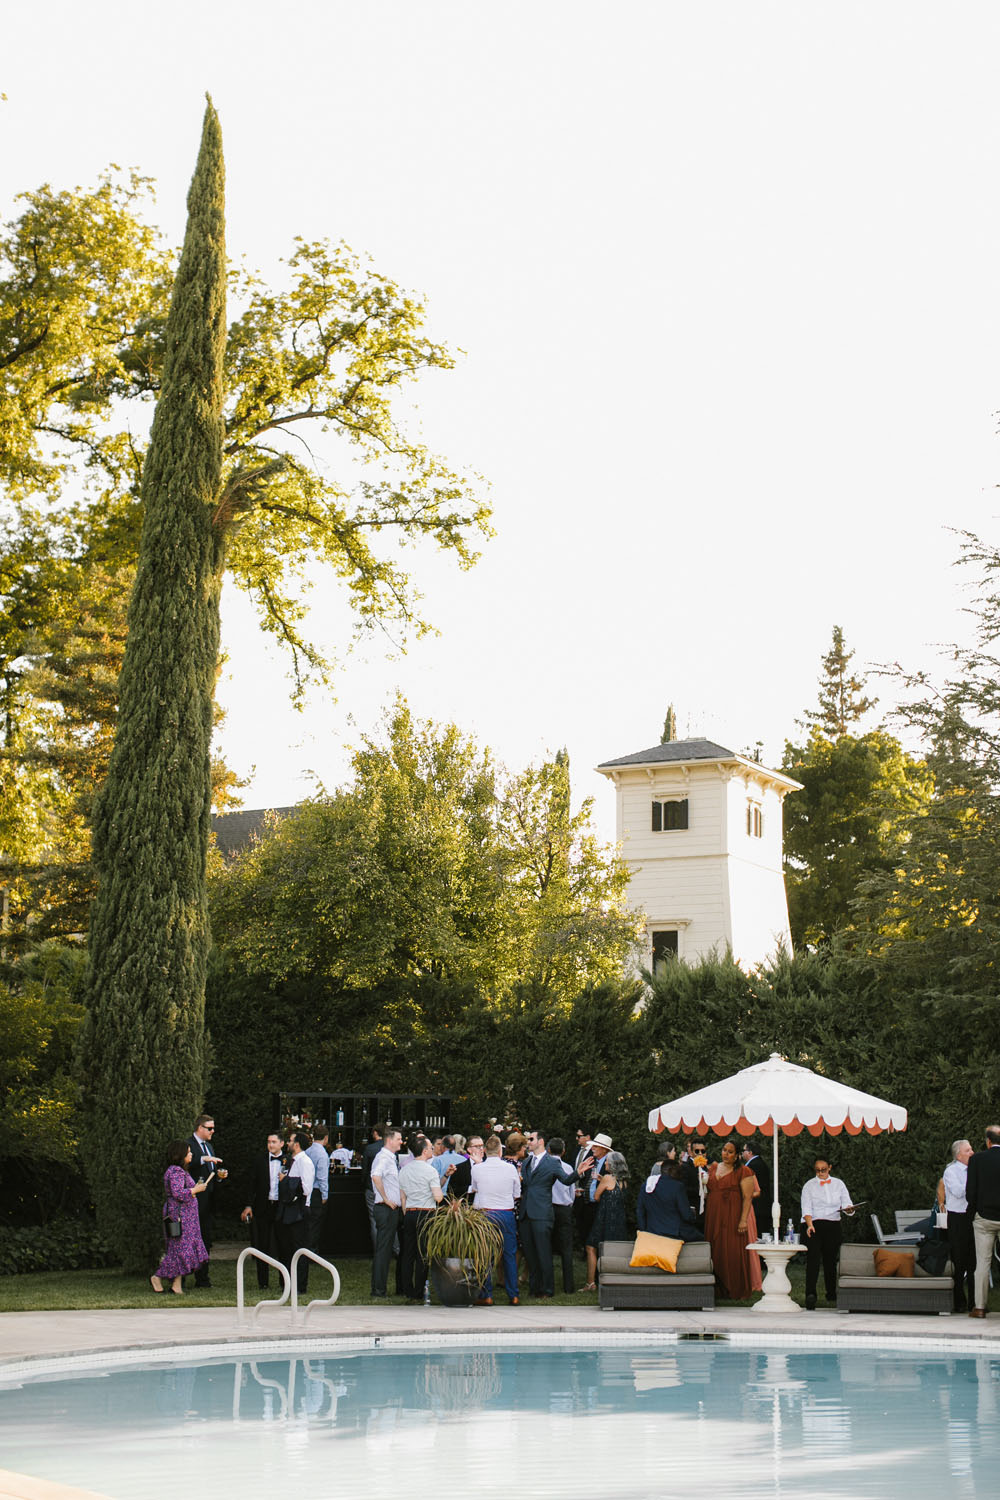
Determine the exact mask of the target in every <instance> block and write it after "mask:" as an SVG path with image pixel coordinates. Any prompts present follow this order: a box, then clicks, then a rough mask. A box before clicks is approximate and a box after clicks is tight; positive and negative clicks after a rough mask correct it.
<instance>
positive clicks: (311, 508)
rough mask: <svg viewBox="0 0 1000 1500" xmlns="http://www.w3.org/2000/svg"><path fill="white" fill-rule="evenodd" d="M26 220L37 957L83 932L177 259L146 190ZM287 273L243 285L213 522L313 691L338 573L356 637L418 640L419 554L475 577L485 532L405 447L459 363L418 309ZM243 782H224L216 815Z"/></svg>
mask: <svg viewBox="0 0 1000 1500" xmlns="http://www.w3.org/2000/svg"><path fill="white" fill-rule="evenodd" d="M18 207H19V210H20V211H19V213H18V214H17V217H15V218H14V219H12V220H11V221H10V222H8V223H6V224H5V225H4V226H3V228H2V230H0V757H2V762H3V764H2V771H3V774H2V776H0V885H3V886H4V887H5V888H6V889H8V890H9V892H10V901H11V909H12V927H13V932H14V935H15V937H17V938H19V939H20V940H23V934H24V926H25V922H26V921H27V920H28V919H29V918H30V920H31V921H32V922H33V923H35V924H36V935H39V934H44V933H47V932H53V933H62V934H67V933H78V932H81V931H83V930H84V929H85V926H86V905H87V901H88V900H89V896H90V894H91V891H92V877H91V872H90V867H89V854H90V828H89V823H90V809H91V804H92V801H93V794H94V791H95V789H96V787H97V786H98V785H99V784H100V783H101V781H102V780H103V778H104V775H105V772H106V769H107V757H108V754H109V751H110V744H111V739H112V736H113V732H114V723H115V716H116V713H117V698H116V694H115V691H114V681H115V679H116V678H117V675H118V671H119V669H120V666H121V661H122V654H123V651H124V642H125V619H124V601H125V599H126V598H127V595H128V591H129V589H130V587H131V577H132V572H133V570H134V567H135V562H136V557H137V553H138V544H139V536H140V532H141V526H142V513H143V499H142V488H141V474H142V467H143V461H144V457H145V453H146V448H147V436H146V432H147V428H148V424H149V420H150V416H151V413H152V410H153V405H154V403H155V401H156V399H157V397H158V395H159V393H160V389H161V382H162V372H163V359H164V325H165V319H166V315H167V308H168V302H169V295H170V288H171V285H172V278H173V273H174V268H175V265H176V256H175V254H174V253H173V252H172V251H171V250H170V249H169V248H167V247H166V246H164V244H163V242H162V239H161V237H160V235H159V234H158V232H157V231H156V230H155V228H153V227H151V224H150V223H149V222H148V219H149V216H150V214H151V211H152V208H153V194H152V187H151V184H150V182H149V181H148V179H145V178H142V177H140V176H138V175H136V174H134V173H133V174H127V173H122V172H120V171H118V170H117V169H113V170H112V171H110V172H109V173H108V174H107V175H106V176H105V177H104V178H103V179H102V180H101V181H100V182H99V183H98V185H97V186H96V187H95V188H91V189H80V188H78V189H76V190H74V191H66V190H56V189H54V188H53V187H51V186H49V185H44V186H42V187H40V188H38V189H36V190H34V191H32V192H29V193H25V194H24V195H22V197H21V199H20V201H19V204H18ZM284 272H285V275H284V283H283V285H281V286H275V287H272V286H269V285H267V284H265V283H264V282H263V281H262V279H261V278H260V277H259V276H257V275H256V274H255V273H253V272H252V271H250V270H248V269H247V268H246V267H245V266H244V265H243V264H242V263H240V264H239V265H237V266H230V268H229V270H228V279H229V295H230V301H231V303H232V304H234V306H235V307H236V315H235V316H234V318H233V319H232V321H231V323H230V324H229V327H228V329H227V331H226V338H225V348H224V356H223V359H224V363H223V371H224V373H223V460H222V465H223V466H222V484H221V489H220V494H219V499H218V506H219V512H220V513H219V516H218V518H217V520H218V522H219V523H220V524H223V523H224V526H225V530H226V532H227V547H226V567H227V570H228V576H229V577H230V578H231V580H232V582H233V583H234V585H235V586H236V587H238V588H240V589H243V590H245V591H246V592H247V593H248V594H249V595H250V597H251V598H252V599H253V600H254V602H255V603H256V605H257V608H258V614H259V618H260V620H261V622H262V625H263V627H264V628H265V629H266V630H267V631H269V632H270V633H271V634H272V635H273V636H274V638H275V639H276V640H277V641H278V642H279V644H280V645H281V646H282V647H283V648H285V649H286V650H287V652H288V654H289V661H290V666H291V670H292V673H293V677H294V682H295V688H294V691H295V692H296V693H302V692H304V691H305V690H306V687H307V684H308V682H309V679H310V677H317V676H318V677H321V678H326V677H327V676H328V674H329V672H330V670H331V668H332V667H333V666H334V664H335V663H334V661H333V657H332V654H331V653H330V652H329V651H326V650H325V649H322V648H320V647H319V646H318V645H317V644H316V642H315V641H313V640H312V639H311V638H310V636H309V632H308V623H307V600H308V593H309V588H310V586H311V585H312V584H313V583H315V581H316V580H317V578H319V577H321V576H323V572H324V570H325V572H326V576H328V577H330V576H332V577H333V578H335V579H336V580H337V581H338V582H339V584H340V585H341V586H342V588H343V590H344V595H345V598H346V599H347V600H348V602H349V604H350V606H351V609H352V611H353V614H354V618H355V622H356V629H357V630H359V631H369V630H373V629H376V628H383V629H385V630H387V631H389V632H391V634H392V636H393V638H394V639H403V638H405V635H406V633H407V632H408V631H410V632H416V633H420V632H422V631H424V630H426V629H428V628H429V626H428V622H427V620H426V618H425V616H424V614H423V611H422V606H421V601H420V599H419V596H418V593H417V591H416V589H415V588H414V585H413V583H412V580H411V578H410V576H409V573H408V571H407V568H406V566H405V556H406V553H405V549H406V548H407V547H412V546H416V545H418V544H420V543H426V544H428V545H430V546H432V547H437V548H440V549H442V550H444V551H446V552H448V553H449V554H450V555H452V556H453V557H455V559H456V560H457V562H458V563H459V565H460V566H461V567H468V566H469V565H470V564H471V563H472V562H474V560H475V555H476V554H475V542H476V539H477V538H480V537H485V536H488V535H489V523H488V516H489V511H488V507H487V505H486V503H485V501H484V499H483V494H482V491H483V486H482V484H481V482H480V481H478V480H477V479H475V478H470V477H467V476H461V475H459V474H457V473H455V472H453V471H452V470H451V468H450V467H449V466H448V465H447V463H446V462H445V461H444V460H443V459H442V458H441V457H440V456H438V455H436V454H434V453H432V452H430V451H429V450H428V449H427V448H426V447H425V446H424V445H423V444H422V443H421V442H420V441H418V440H417V439H416V438H415V437H413V436H412V434H411V433H410V432H409V431H408V430H407V422H408V421H409V420H410V419H409V416H408V414H406V412H407V399H408V388H409V387H411V386H412V385H413V384H414V383H415V382H416V381H418V380H419V379H420V378H421V377H422V376H423V377H427V376H433V373H434V372H435V371H438V370H446V369H449V368H451V367H452V366H453V364H454V357H453V355H452V354H451V353H450V351H449V350H448V349H446V348H445V347H444V346H443V345H441V344H439V343H436V342H435V341H433V340H432V339H431V338H430V337H429V336H428V335H427V334H426V332H425V330H424V326H423V324H424V307H423V304H422V303H421V302H420V301H419V300H417V299H416V298H414V297H412V296H410V295H408V294H407V293H405V292H403V291H402V290H400V288H399V287H398V286H396V285H395V284H394V283H393V282H391V281H390V280H388V279H387V278H386V277H384V276H382V275H379V274H378V273H377V272H376V271H375V270H374V269H373V268H372V267H371V266H369V265H368V264H367V263H365V262H363V261H362V260H361V259H360V258H359V257H357V256H355V255H354V254H353V253H352V252H351V251H350V250H349V249H348V248H347V247H346V246H344V245H342V244H339V245H329V244H326V243H323V242H315V241H312V242H308V243H306V242H305V241H301V240H296V241H295V242H294V243H293V246H292V248H291V251H290V254H289V256H288V259H287V261H286V262H285V266H284ZM345 644H346V643H344V642H341V643H338V650H340V649H343V647H344V645H345ZM231 782H232V778H231V777H230V776H229V775H228V773H226V771H225V768H224V767H222V766H220V765H218V764H217V765H216V768H215V787H216V792H217V794H220V795H219V800H218V801H217V806H222V805H224V799H225V789H226V787H227V785H230V784H231ZM38 924H41V925H40V926H39V925H38Z"/></svg>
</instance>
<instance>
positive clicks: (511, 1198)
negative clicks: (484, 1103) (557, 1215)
mask: <svg viewBox="0 0 1000 1500" xmlns="http://www.w3.org/2000/svg"><path fill="white" fill-rule="evenodd" d="M484 1150H485V1152H486V1155H485V1157H484V1158H483V1160H482V1161H477V1162H475V1163H474V1165H473V1168H472V1191H473V1192H474V1193H475V1195H476V1207H477V1208H481V1209H482V1210H483V1212H484V1213H485V1214H486V1215H487V1217H488V1218H490V1219H492V1220H493V1222H494V1223H495V1224H496V1225H498V1226H499V1229H500V1232H501V1233H502V1235H503V1280H504V1290H505V1291H506V1293H507V1301H508V1302H509V1303H510V1304H511V1306H512V1307H517V1305H518V1303H519V1302H520V1300H521V1299H520V1298H519V1297H518V1294H517V1219H516V1217H515V1214H514V1204H515V1203H516V1202H517V1200H518V1199H519V1198H520V1196H521V1174H520V1173H519V1172H518V1170H517V1167H516V1166H515V1165H514V1163H513V1162H512V1161H509V1160H506V1159H504V1158H503V1157H502V1156H501V1152H502V1151H503V1147H502V1145H501V1144H500V1140H499V1137H497V1136H495V1135H491V1136H490V1138H489V1140H488V1141H487V1142H486V1146H485V1148H484ZM478 1300H479V1302H480V1304H481V1305H485V1306H489V1304H490V1303H491V1302H492V1301H493V1278H492V1276H488V1277H487V1278H486V1285H485V1286H484V1287H483V1289H482V1292H481V1295H480V1297H479V1299H478Z"/></svg>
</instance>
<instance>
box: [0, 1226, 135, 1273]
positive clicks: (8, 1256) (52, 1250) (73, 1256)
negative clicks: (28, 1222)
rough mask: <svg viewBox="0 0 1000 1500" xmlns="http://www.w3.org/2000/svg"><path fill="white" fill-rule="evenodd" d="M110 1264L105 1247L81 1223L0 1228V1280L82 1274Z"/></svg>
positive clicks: (111, 1261) (92, 1229)
mask: <svg viewBox="0 0 1000 1500" xmlns="http://www.w3.org/2000/svg"><path fill="white" fill-rule="evenodd" d="M114 1264H115V1259H114V1256H113V1255H112V1253H111V1251H110V1249H109V1248H108V1246H107V1244H106V1243H105V1241H104V1240H103V1239H102V1238H101V1236H100V1234H99V1233H98V1232H97V1229H96V1228H95V1227H94V1225H93V1224H90V1223H88V1222H87V1220H85V1219H68V1218H66V1219H53V1221H52V1222H51V1223H50V1224H44V1225H42V1224H39V1225H35V1226H34V1227H32V1228H28V1229H25V1228H18V1229H13V1228H10V1227H8V1226H7V1225H0V1276H16V1275H18V1274H20V1273H23V1272H25V1271H85V1270H93V1269H94V1268H95V1267H101V1266H111V1265H114Z"/></svg>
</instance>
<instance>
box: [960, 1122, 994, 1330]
mask: <svg viewBox="0 0 1000 1500" xmlns="http://www.w3.org/2000/svg"><path fill="white" fill-rule="evenodd" d="M965 1201H966V1203H967V1204H968V1212H969V1213H970V1214H971V1215H972V1232H973V1234H974V1236H975V1241H976V1305H975V1307H974V1308H973V1309H972V1311H971V1312H970V1313H969V1317H970V1318H985V1316H986V1304H987V1303H988V1301H989V1298H990V1262H991V1260H992V1259H993V1246H994V1244H995V1243H996V1240H997V1237H998V1236H1000V1125H991V1126H990V1127H989V1128H988V1130H987V1131H986V1150H985V1151H976V1152H974V1153H973V1155H972V1156H970V1157H969V1175H968V1177H967V1178H966V1183H965Z"/></svg>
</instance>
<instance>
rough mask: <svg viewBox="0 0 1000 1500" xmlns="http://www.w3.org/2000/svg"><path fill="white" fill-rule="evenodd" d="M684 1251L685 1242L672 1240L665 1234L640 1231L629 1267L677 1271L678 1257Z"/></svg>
mask: <svg viewBox="0 0 1000 1500" xmlns="http://www.w3.org/2000/svg"><path fill="white" fill-rule="evenodd" d="M683 1249H684V1241H683V1240H670V1239H667V1236H666V1235H665V1234H647V1232H646V1230H645V1229H640V1230H639V1233H638V1234H637V1235H636V1237H635V1248H634V1249H633V1251H632V1259H631V1260H630V1261H629V1265H630V1266H658V1267H659V1269H660V1270H661V1271H676V1270H677V1257H678V1256H679V1255H680V1253H681V1251H682V1250H683Z"/></svg>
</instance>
